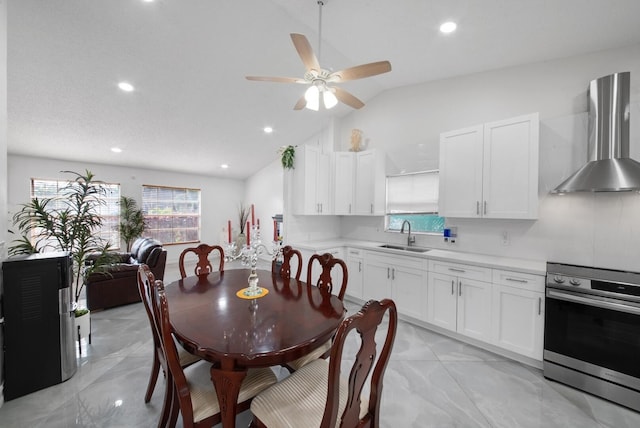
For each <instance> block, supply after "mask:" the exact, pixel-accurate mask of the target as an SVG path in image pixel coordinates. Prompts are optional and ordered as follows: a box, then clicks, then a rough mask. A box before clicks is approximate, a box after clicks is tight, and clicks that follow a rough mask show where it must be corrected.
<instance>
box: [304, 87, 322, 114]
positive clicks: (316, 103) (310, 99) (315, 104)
mask: <svg viewBox="0 0 640 428" xmlns="http://www.w3.org/2000/svg"><path fill="white" fill-rule="evenodd" d="M304 99H305V100H306V101H307V105H306V106H305V107H306V108H308V109H309V110H313V111H318V109H319V108H320V89H319V88H318V87H317V86H316V85H311V86H309V88H308V89H307V90H306V92H305V93H304Z"/></svg>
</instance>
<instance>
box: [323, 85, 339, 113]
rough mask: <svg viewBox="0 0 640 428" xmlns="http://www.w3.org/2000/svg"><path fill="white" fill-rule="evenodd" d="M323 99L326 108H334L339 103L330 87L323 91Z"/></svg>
mask: <svg viewBox="0 0 640 428" xmlns="http://www.w3.org/2000/svg"><path fill="white" fill-rule="evenodd" d="M322 100H323V101H324V108H326V109H330V108H334V107H335V106H336V104H338V99H337V98H336V96H335V94H334V93H333V92H332V91H331V90H330V89H326V90H325V91H324V92H323V93H322Z"/></svg>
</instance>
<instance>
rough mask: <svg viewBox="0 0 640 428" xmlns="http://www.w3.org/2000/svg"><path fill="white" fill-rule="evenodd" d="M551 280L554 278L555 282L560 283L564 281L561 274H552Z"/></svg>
mask: <svg viewBox="0 0 640 428" xmlns="http://www.w3.org/2000/svg"><path fill="white" fill-rule="evenodd" d="M553 280H554V281H555V282H557V283H558V284H562V283H563V282H564V278H563V277H561V276H558V275H556V276H554V277H553Z"/></svg>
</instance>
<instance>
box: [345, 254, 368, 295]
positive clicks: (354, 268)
mask: <svg viewBox="0 0 640 428" xmlns="http://www.w3.org/2000/svg"><path fill="white" fill-rule="evenodd" d="M362 253H363V251H362V250H360V249H359V248H347V260H345V262H346V263H347V271H348V272H349V282H348V283H347V292H346V294H347V295H348V296H351V297H355V298H356V299H360V300H364V295H363V293H362V284H363V278H364V260H363V258H362Z"/></svg>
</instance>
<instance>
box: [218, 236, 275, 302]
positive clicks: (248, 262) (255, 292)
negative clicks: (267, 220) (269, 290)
mask: <svg viewBox="0 0 640 428" xmlns="http://www.w3.org/2000/svg"><path fill="white" fill-rule="evenodd" d="M250 236H251V237H252V238H251V244H250V245H243V246H242V248H237V246H236V244H235V242H230V243H229V244H228V245H227V249H226V250H225V256H224V260H225V262H230V261H234V260H240V261H241V263H242V266H249V267H250V268H251V273H250V274H249V278H247V282H248V283H249V286H248V287H247V288H246V289H245V290H243V295H244V296H247V297H260V296H262V295H263V294H265V290H264V289H263V288H261V287H258V281H259V278H258V273H257V272H256V270H257V266H258V257H260V256H261V255H263V254H267V255H269V256H271V259H272V260H277V259H278V257H281V254H282V242H280V241H273V242H272V244H271V249H269V248H267V246H266V245H265V244H263V243H262V241H261V240H260V227H259V226H258V225H253V226H252V227H251V235H250Z"/></svg>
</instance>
